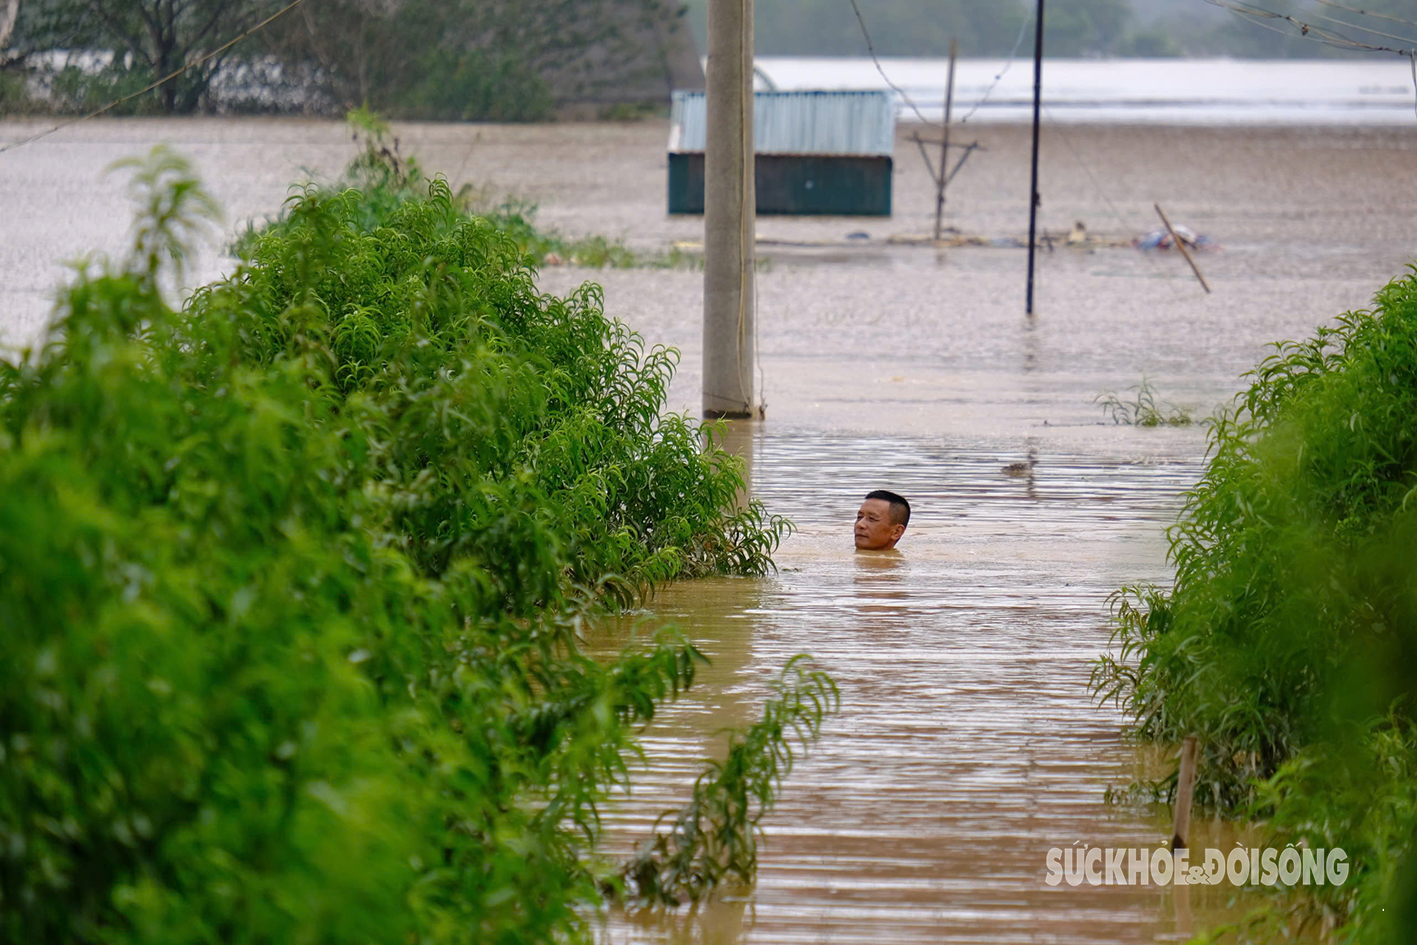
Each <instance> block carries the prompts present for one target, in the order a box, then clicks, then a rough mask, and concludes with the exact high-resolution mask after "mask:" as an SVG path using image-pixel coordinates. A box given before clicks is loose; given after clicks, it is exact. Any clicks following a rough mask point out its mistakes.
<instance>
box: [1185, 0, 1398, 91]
mask: <svg viewBox="0 0 1417 945" xmlns="http://www.w3.org/2000/svg"><path fill="white" fill-rule="evenodd" d="M1205 2H1206V3H1209V4H1211V5H1212V6H1217V7H1220V8H1221V9H1224V10H1229V11H1230V12H1232V13H1235V14H1237V15H1239V16H1241V17H1244V18H1245V19H1246V20H1247V21H1249V22H1251V23H1253V24H1255V25H1256V26H1262V27H1264V28H1265V29H1267V30H1272V31H1274V32H1276V33H1279V34H1281V35H1283V36H1292V35H1293V33H1292V32H1291V31H1290V30H1287V29H1284V28H1283V27H1280V26H1274V25H1273V24H1270V23H1265V22H1264V20H1283V21H1285V22H1287V23H1289V24H1290V25H1291V26H1293V27H1295V28H1296V29H1297V30H1298V31H1299V35H1300V36H1302V37H1304V38H1305V39H1310V40H1313V41H1314V42H1317V43H1322V44H1323V45H1325V46H1332V47H1333V48H1335V49H1360V50H1367V51H1369V52H1387V53H1395V54H1397V55H1399V56H1405V57H1406V58H1407V60H1408V62H1409V63H1410V64H1411V66H1412V89H1413V95H1414V98H1413V103H1412V110H1413V113H1414V114H1417V40H1412V39H1409V38H1407V37H1405V36H1397V35H1395V34H1393V33H1385V32H1383V31H1381V30H1374V29H1369V28H1367V27H1365V26H1359V25H1358V24H1357V23H1350V22H1348V21H1346V20H1335V19H1333V18H1332V17H1329V16H1325V17H1323V19H1325V20H1329V21H1330V22H1333V23H1341V24H1342V25H1344V26H1346V27H1348V28H1349V29H1357V30H1362V31H1363V32H1365V33H1372V34H1374V35H1377V36H1385V37H1387V38H1389V39H1397V40H1401V41H1403V42H1408V43H1412V45H1411V46H1409V47H1408V48H1406V49H1394V48H1393V47H1391V46H1375V45H1373V44H1371V43H1364V42H1360V41H1358V40H1356V39H1354V38H1353V37H1351V36H1345V35H1344V34H1343V33H1338V32H1335V31H1333V30H1331V29H1326V28H1325V27H1322V26H1314V25H1313V24H1312V23H1305V22H1304V21H1302V20H1296V19H1295V18H1294V17H1292V16H1290V15H1289V14H1287V13H1278V12H1276V11H1274V10H1267V9H1265V8H1264V7H1261V6H1256V5H1255V4H1253V3H1247V2H1245V0H1205ZM1317 2H1319V3H1322V4H1324V5H1325V6H1330V7H1337V8H1338V9H1340V10H1348V11H1349V12H1351V13H1359V14H1362V15H1363V16H1375V17H1381V18H1382V19H1385V20H1392V21H1393V22H1395V23H1401V24H1403V25H1406V26H1417V23H1413V22H1412V21H1410V20H1404V19H1400V18H1398V17H1395V16H1388V15H1387V14H1384V13H1373V12H1370V11H1368V10H1363V9H1361V8H1359V7H1350V6H1347V5H1345V4H1342V3H1338V2H1337V0H1317Z"/></svg>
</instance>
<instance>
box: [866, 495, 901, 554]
mask: <svg viewBox="0 0 1417 945" xmlns="http://www.w3.org/2000/svg"><path fill="white" fill-rule="evenodd" d="M908 524H910V503H909V502H907V501H905V499H903V498H901V497H900V496H898V495H896V494H895V493H894V492H887V491H886V490H885V489H877V490H876V491H875V492H871V493H869V494H867V496H866V501H864V502H862V503H861V508H860V509H859V510H858V511H857V512H856V550H857V551H890V550H892V549H894V548H895V543H896V542H898V541H900V536H901V535H904V534H905V526H906V525H908Z"/></svg>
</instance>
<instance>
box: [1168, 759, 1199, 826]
mask: <svg viewBox="0 0 1417 945" xmlns="http://www.w3.org/2000/svg"><path fill="white" fill-rule="evenodd" d="M1195 789H1196V737H1195V736H1194V735H1187V736H1186V738H1185V740H1184V741H1182V742H1181V770H1180V771H1179V772H1178V773H1177V775H1176V819H1175V821H1174V822H1173V823H1172V825H1171V849H1172V850H1184V849H1185V848H1186V834H1187V833H1189V832H1190V829H1191V797H1192V795H1193V794H1194V793H1195Z"/></svg>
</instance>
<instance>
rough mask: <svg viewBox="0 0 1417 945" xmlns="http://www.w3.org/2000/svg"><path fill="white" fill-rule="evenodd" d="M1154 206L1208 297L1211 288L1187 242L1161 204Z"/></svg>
mask: <svg viewBox="0 0 1417 945" xmlns="http://www.w3.org/2000/svg"><path fill="white" fill-rule="evenodd" d="M1152 206H1153V207H1155V208H1156V212H1157V213H1158V214H1159V215H1160V216H1161V222H1162V223H1165V224H1166V232H1168V233H1170V234H1171V239H1173V240H1174V241H1175V242H1176V248H1177V249H1179V250H1180V251H1181V255H1182V256H1184V257H1186V262H1188V263H1190V264H1191V272H1194V273H1195V274H1196V278H1197V279H1199V280H1200V281H1201V288H1202V289H1205V294H1206V295H1210V286H1209V285H1208V284H1207V283H1206V281H1205V276H1203V275H1201V271H1200V268H1199V267H1198V266H1197V265H1196V261H1195V260H1194V259H1192V258H1191V254H1190V253H1189V252H1188V251H1187V250H1186V241H1185V240H1183V239H1181V236H1180V234H1178V233H1177V232H1176V229H1175V227H1173V226H1172V225H1171V221H1170V220H1168V219H1166V213H1165V211H1163V210H1162V209H1161V204H1159V203H1154V204H1152Z"/></svg>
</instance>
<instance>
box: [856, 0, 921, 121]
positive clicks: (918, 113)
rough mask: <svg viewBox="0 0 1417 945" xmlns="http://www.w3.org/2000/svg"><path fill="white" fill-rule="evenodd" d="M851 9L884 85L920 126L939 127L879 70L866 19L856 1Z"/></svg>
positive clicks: (884, 71) (879, 64)
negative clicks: (907, 108)
mask: <svg viewBox="0 0 1417 945" xmlns="http://www.w3.org/2000/svg"><path fill="white" fill-rule="evenodd" d="M851 9H853V10H855V11H856V22H857V23H858V24H860V26H861V36H862V37H863V38H864V39H865V40H866V52H867V53H869V54H870V56H871V61H872V62H874V63H875V64H876V71H877V72H879V73H880V74H881V78H882V79H884V80H885V81H886V85H889V86H890V87H891V89H892V90H894V92H895V93H896V94H897V95H899V96H900V98H901V101H903V102H905V104H906V105H908V106H910V110H911V111H913V112H914V113H915V117H916V118H918V119H920V122H921V124H925V125H930V126H932V127H940V123H939V122H937V121H931V120H930V119H928V118H926V117H925V114H924V113H923V112H921V111H920V109H919V108H918V107H917V106H916V104H915V100H914V99H912V98H911V97H910V95H909V93H907V92H906V91H905V89H903V88H901V87H900V86H898V85H896V84H895V83H894V82H892V81H891V77H890V76H888V75H886V70H885V69H883V68H881V60H880V59H878V58H876V47H875V46H873V45H872V44H871V34H870V33H869V32H868V31H867V29H866V19H865V17H863V16H862V15H861V8H860V7H859V6H857V5H856V0H851Z"/></svg>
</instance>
